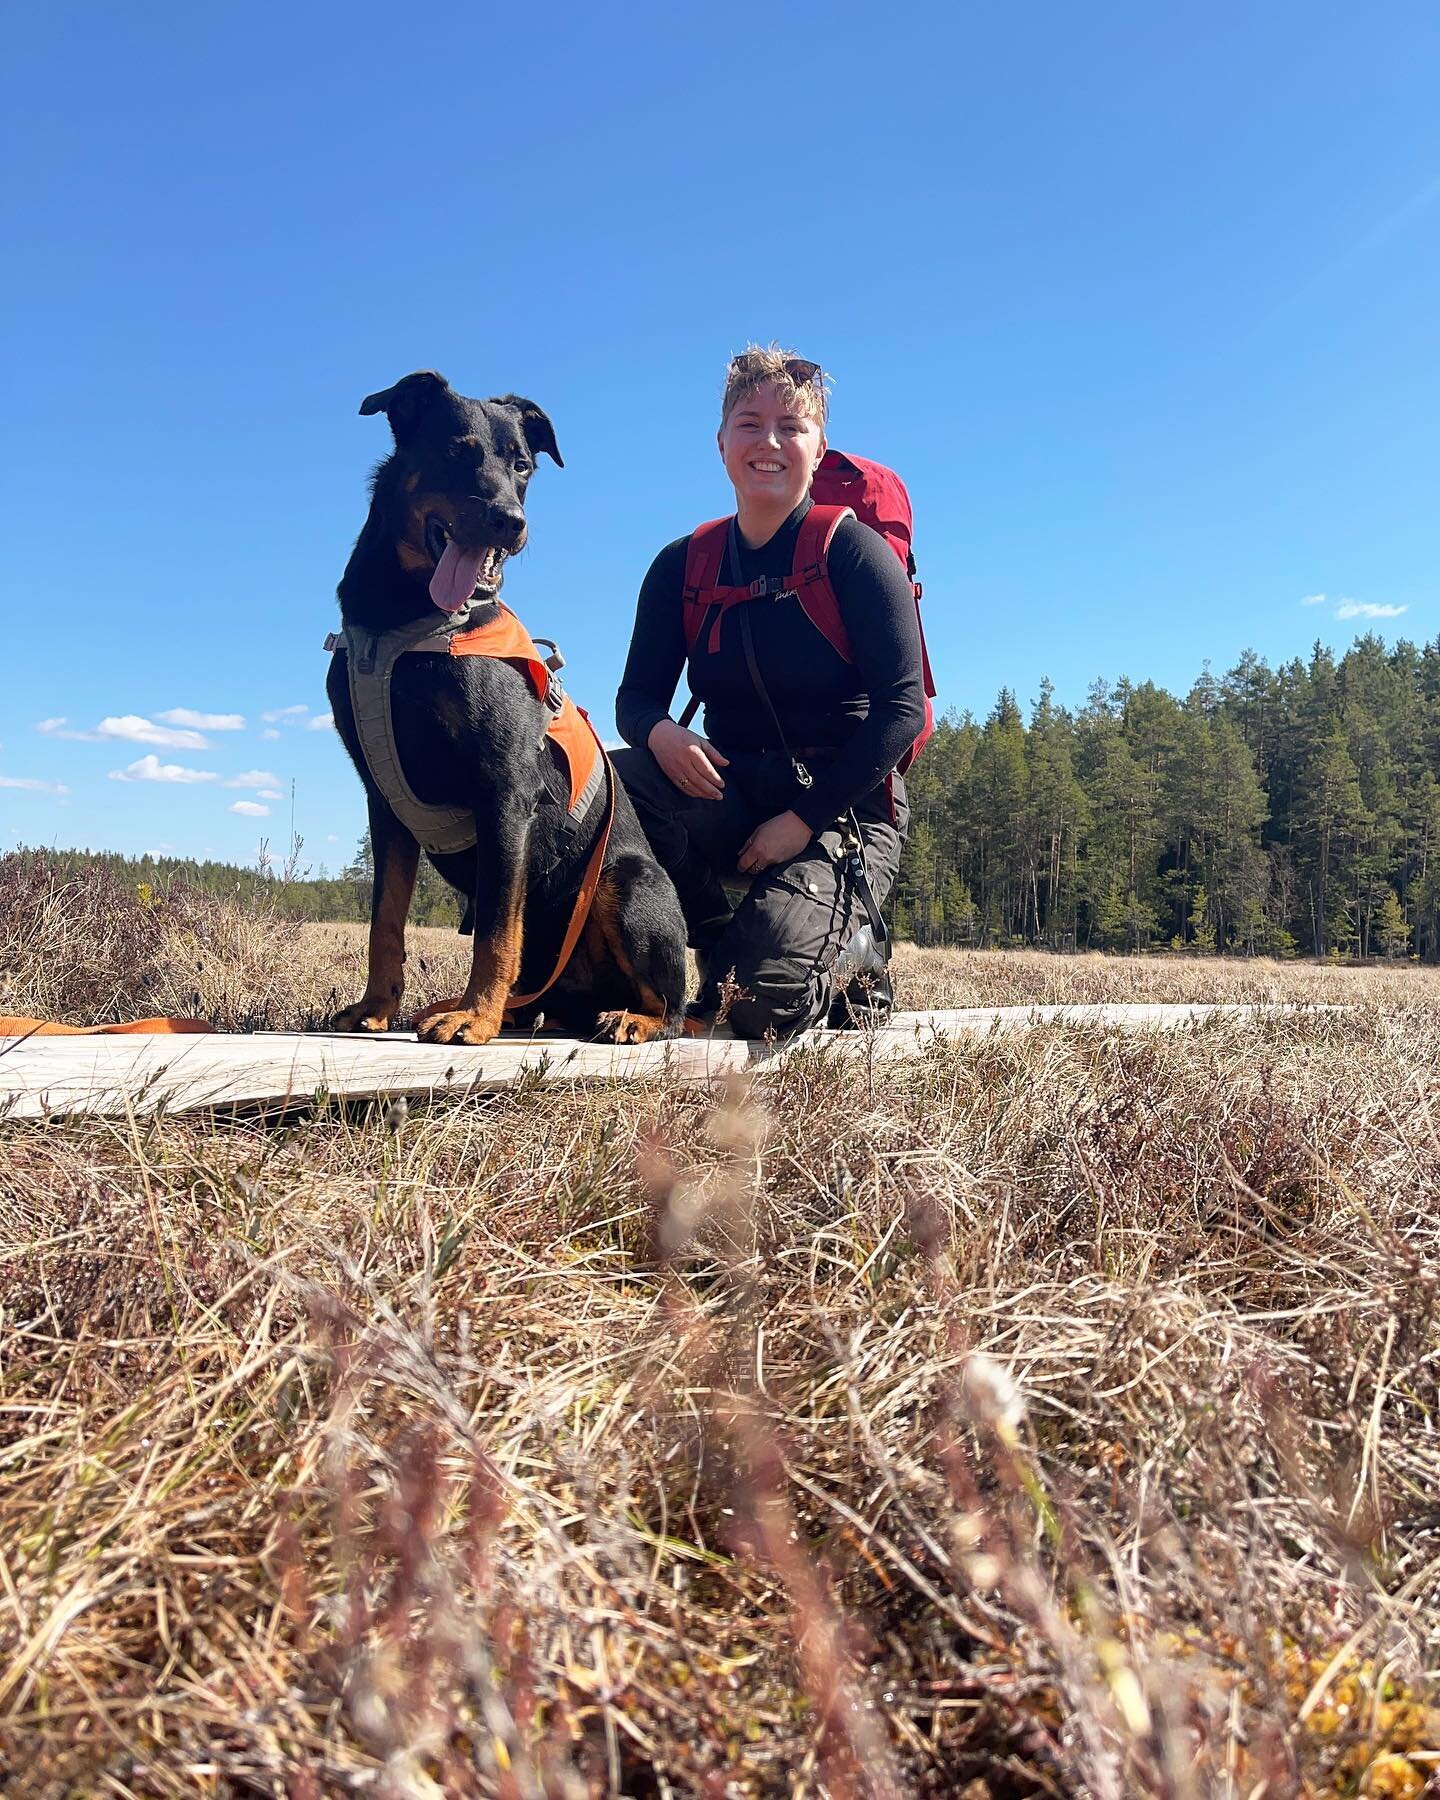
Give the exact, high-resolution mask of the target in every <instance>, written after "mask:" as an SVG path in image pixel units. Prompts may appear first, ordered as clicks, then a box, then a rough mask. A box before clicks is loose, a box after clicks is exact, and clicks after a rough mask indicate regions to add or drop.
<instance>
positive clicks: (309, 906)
mask: <svg viewBox="0 0 1440 1800" xmlns="http://www.w3.org/2000/svg"><path fill="white" fill-rule="evenodd" d="M300 849H301V846H300V845H298V844H297V845H295V846H294V848H293V849H292V851H291V852H290V854H289V856H288V858H287V860H286V863H285V865H284V866H282V867H277V866H275V865H274V864H273V862H272V861H271V859H270V858H269V857H268V856H267V855H266V854H265V852H264V851H263V850H262V853H261V856H260V858H259V861H258V863H257V865H256V866H255V867H254V868H250V869H243V868H238V867H237V866H236V865H235V864H234V863H224V862H209V861H204V862H202V861H197V860H196V859H195V858H194V857H183V856H120V855H118V854H116V853H115V852H114V851H108V850H47V851H46V852H45V856H46V860H47V861H48V862H49V863H51V864H52V865H53V866H54V867H55V868H57V869H58V870H60V871H61V872H62V873H64V874H66V875H70V876H80V875H81V874H82V873H83V871H84V870H85V869H86V868H87V867H95V866H99V867H101V868H103V869H106V870H108V871H109V872H110V873H111V874H113V875H114V876H115V877H116V879H117V880H119V881H121V882H123V883H125V884H126V885H127V886H133V887H134V888H135V890H136V893H137V895H143V893H144V891H145V890H147V889H153V888H157V887H168V886H169V885H171V884H172V883H177V882H178V883H183V884H184V885H186V886H189V887H196V888H202V889H204V890H205V891H206V892H207V893H211V894H220V895H223V896H224V897H225V898H226V899H232V900H236V901H239V902H240V903H242V904H246V905H249V904H255V903H257V902H263V903H264V904H267V905H269V906H272V907H274V909H275V911H276V912H277V913H279V914H280V915H281V916H282V917H284V918H287V919H301V920H310V921H317V922H319V921H331V920H334V921H340V920H365V919H368V918H369V917H370V887H371V882H372V878H373V874H374V864H373V862H372V860H371V856H370V834H369V833H368V832H367V833H366V834H365V836H364V837H363V838H362V839H361V840H360V843H359V845H358V847H357V848H356V852H355V855H354V857H353V858H352V860H351V861H350V862H349V863H348V864H347V865H346V866H345V868H344V869H342V870H341V872H340V873H339V874H338V875H333V876H331V875H320V876H312V875H310V874H309V873H308V872H307V871H304V870H303V869H302V868H300V867H299V852H300ZM410 918H411V920H412V921H413V922H414V923H415V924H417V925H451V926H453V925H456V924H458V923H459V920H460V909H459V904H458V902H457V901H456V898H455V896H454V894H453V893H452V892H451V890H450V889H449V888H448V887H447V886H446V885H445V883H444V881H443V880H442V879H441V877H440V876H439V875H438V874H437V873H436V871H435V870H434V869H433V868H431V866H430V864H429V863H428V862H426V861H425V860H424V858H423V857H422V859H421V863H420V874H419V878H418V879H417V881H416V883H415V898H414V901H413V902H412V904H411V907H410Z"/></svg>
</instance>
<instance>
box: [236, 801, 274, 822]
mask: <svg viewBox="0 0 1440 1800" xmlns="http://www.w3.org/2000/svg"><path fill="white" fill-rule="evenodd" d="M229 810H230V811H231V812H233V813H239V814H240V815H241V817H242V818H246V819H268V818H269V817H270V808H269V807H268V806H257V805H256V803H255V802H254V801H253V800H237V801H236V802H235V804H234V805H233V806H232V807H230V809H229Z"/></svg>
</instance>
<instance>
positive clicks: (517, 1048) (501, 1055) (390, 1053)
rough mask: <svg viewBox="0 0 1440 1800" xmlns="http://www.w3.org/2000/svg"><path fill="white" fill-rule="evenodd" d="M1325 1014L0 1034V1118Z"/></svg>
mask: <svg viewBox="0 0 1440 1800" xmlns="http://www.w3.org/2000/svg"><path fill="white" fill-rule="evenodd" d="M1332 1010H1335V1009H1333V1008H1313V1007H1306V1008H1298V1007H1288V1006H1275V1005H1261V1006H1245V1005H1208V1004H1200V1003H1194V1004H1185V1005H1179V1004H1160V1003H1116V1004H1112V1005H1099V1006H1000V1007H965V1008H960V1009H954V1010H950V1011H943V1012H918V1013H897V1014H896V1015H895V1018H894V1020H893V1021H892V1023H891V1024H890V1025H889V1026H887V1027H886V1028H885V1029H884V1030H881V1031H876V1032H867V1033H860V1032H845V1031H811V1032H806V1033H804V1034H803V1035H801V1036H800V1037H798V1038H793V1039H791V1040H790V1041H789V1042H788V1043H785V1044H781V1045H778V1046H773V1047H772V1046H767V1045H761V1044H746V1043H741V1042H738V1041H737V1040H736V1039H734V1038H731V1037H729V1036H726V1035H719V1034H717V1035H716V1036H713V1037H709V1038H676V1039H671V1040H669V1041H667V1042H664V1043H658V1044H636V1045H611V1044H589V1043H582V1042H580V1041H578V1040H576V1039H573V1038H549V1037H541V1038H516V1037H511V1036H506V1037H501V1038H497V1039H496V1040H495V1041H494V1042H493V1043H491V1044H486V1045H485V1046H484V1047H483V1048H481V1049H477V1050H467V1049H463V1048H456V1047H454V1046H448V1045H447V1046H441V1045H432V1044H421V1043H419V1042H418V1041H417V1040H416V1038H415V1036H414V1034H413V1033H409V1032H387V1033H384V1034H382V1035H377V1036H374V1037H357V1036H338V1035H331V1034H326V1033H319V1032H317V1033H305V1034H302V1033H292V1032H259V1033H255V1034H254V1035H247V1036H239V1035H236V1036H227V1035H221V1034H216V1035H215V1036H200V1037H147V1036H124V1037H31V1038H0V1118H16V1119H27V1118H28V1119H34V1118H53V1117H60V1116H71V1115H78V1114H87V1113H88V1114H96V1115H102V1116H124V1115H125V1114H127V1113H130V1112H135V1113H147V1112H152V1111H154V1109H155V1108H156V1107H158V1106H160V1105H161V1104H162V1103H163V1104H164V1105H165V1106H166V1107H167V1108H168V1109H169V1110H170V1111H172V1112H182V1111H195V1110H197V1109H204V1108H207V1107H217V1106H254V1105H271V1106H273V1105H281V1104H284V1103H286V1102H290V1101H300V1100H308V1099H309V1098H311V1097H312V1096H313V1095H315V1094H316V1093H317V1092H318V1091H321V1090H323V1091H324V1092H326V1093H329V1094H332V1095H337V1096H344V1097H346V1098H353V1099H363V1098H365V1097H367V1096H377V1095H387V1094H405V1095H410V1096H415V1097H420V1098H424V1097H428V1096H431V1095H436V1094H455V1093H459V1094H465V1093H476V1094H483V1093H493V1092H496V1091H498V1090H499V1089H502V1088H506V1087H509V1086H511V1085H512V1084H513V1083H514V1082H516V1081H518V1080H519V1079H521V1077H522V1076H529V1077H531V1078H532V1079H542V1080H545V1081H550V1082H571V1081H597V1082H607V1081H626V1082H630V1081H646V1080H667V1081H678V1082H714V1081H718V1080H720V1079H722V1078H723V1077H724V1076H725V1075H726V1074H728V1073H730V1072H731V1071H734V1070H738V1069H745V1068H751V1067H754V1066H756V1065H768V1064H773V1063H777V1062H783V1061H784V1060H785V1059H786V1058H788V1057H792V1056H796V1055H799V1054H801V1053H803V1052H805V1051H807V1050H812V1049H815V1048H816V1047H823V1048H824V1049H825V1051H826V1052H827V1053H828V1054H833V1055H838V1056H853V1057H867V1056H870V1057H878V1058H880V1059H882V1060H889V1059H891V1058H895V1057H908V1056H918V1055H922V1054H923V1053H924V1051H925V1050H926V1049H927V1048H929V1047H930V1046H932V1045H934V1044H935V1043H936V1042H937V1041H939V1040H941V1039H945V1038H951V1037H958V1036H973V1035H983V1034H984V1033H986V1032H990V1031H996V1030H1001V1031H1013V1030H1019V1029H1027V1028H1030V1027H1034V1026H1039V1025H1059V1026H1063V1027H1071V1028H1082V1029H1089V1030H1095V1029H1100V1030H1106V1031H1147V1030H1150V1031H1154V1030H1160V1031H1173V1030H1176V1029H1178V1028H1180V1027H1182V1026H1186V1025H1191V1024H1196V1023H1198V1022H1200V1021H1202V1020H1205V1019H1209V1018H1216V1017H1225V1018H1230V1019H1236V1020H1246V1019H1252V1018H1256V1017H1262V1016H1273V1015H1275V1014H1279V1013H1286V1012H1295V1011H1312V1012H1313V1011H1332Z"/></svg>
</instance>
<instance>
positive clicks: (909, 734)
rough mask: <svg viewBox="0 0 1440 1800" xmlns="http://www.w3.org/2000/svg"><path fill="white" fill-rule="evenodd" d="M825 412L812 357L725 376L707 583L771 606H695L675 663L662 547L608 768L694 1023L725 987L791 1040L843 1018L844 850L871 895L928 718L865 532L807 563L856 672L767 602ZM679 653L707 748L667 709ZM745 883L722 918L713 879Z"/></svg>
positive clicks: (911, 607) (878, 895) (854, 532)
mask: <svg viewBox="0 0 1440 1800" xmlns="http://www.w3.org/2000/svg"><path fill="white" fill-rule="evenodd" d="M827 413H828V400H827V394H826V390H825V380H824V376H823V374H822V373H821V370H820V368H819V366H818V365H817V364H815V363H812V362H807V361H805V360H804V359H802V358H800V357H796V356H793V355H790V354H788V353H786V352H783V351H781V350H778V349H775V348H773V347H772V348H771V349H768V350H760V349H751V350H747V351H746V352H745V353H744V354H743V355H741V356H737V357H736V358H735V360H734V361H733V362H732V363H731V364H730V368H729V372H728V374H727V377H726V381H725V394H724V400H723V403H722V407H721V416H720V430H719V434H718V443H719V447H720V455H721V458H722V460H723V462H724V465H725V472H726V474H727V475H728V476H729V478H730V481H731V483H732V485H733V486H734V489H735V517H734V529H733V530H732V531H730V533H729V538H728V552H727V564H728V566H727V568H726V571H725V574H724V580H725V581H726V582H727V583H728V584H729V585H730V586H731V587H732V588H746V587H750V586H751V585H752V584H754V589H755V591H756V592H759V591H761V590H762V589H763V588H765V587H766V586H767V581H768V587H769V589H770V590H771V591H773V590H776V589H779V590H782V591H779V592H777V593H775V597H774V598H770V597H768V594H767V595H766V597H763V598H759V599H755V600H747V601H746V602H745V603H744V604H742V605H729V606H726V607H725V608H724V610H719V609H714V610H715V611H716V612H717V613H718V616H716V617H714V618H710V617H709V616H708V615H707V626H706V629H704V630H702V631H700V632H699V634H698V636H697V637H696V639H695V643H694V646H693V649H690V650H689V651H688V652H687V644H686V630H685V607H684V599H685V594H684V590H685V570H686V557H687V552H688V550H689V544H690V540H689V538H688V537H685V538H679V539H677V540H676V541H675V542H674V543H673V544H669V545H667V546H666V547H665V549H663V550H662V551H661V552H660V554H659V555H658V556H657V557H656V558H655V561H654V562H653V563H652V564H651V566H650V571H649V573H648V574H647V575H646V577H645V581H644V584H643V586H642V587H641V590H640V602H639V606H638V609H637V612H636V617H635V630H634V634H633V636H632V638H631V641H630V654H629V657H628V659H627V661H626V665H625V677H624V680H623V682H622V684H621V687H620V694H619V699H618V702H617V707H616V713H617V718H618V723H619V727H620V735H621V736H622V737H623V738H624V739H625V741H626V743H627V744H629V745H630V746H631V748H630V749H628V750H622V751H620V752H619V753H618V754H617V755H616V757H615V766H616V768H617V769H618V770H619V772H620V776H621V779H622V780H623V781H624V783H625V786H626V788H627V790H628V791H629V794H630V797H631V799H632V800H633V801H634V803H635V808H636V811H637V812H638V813H639V815H640V821H641V823H642V824H643V825H644V827H645V830H646V833H647V835H648V837H649V839H650V842H651V844H652V846H653V847H654V850H655V853H656V855H657V856H658V858H659V859H660V861H661V863H662V864H663V865H664V866H665V868H666V869H668V871H669V872H670V875H671V877H672V879H673V880H674V882H675V886H676V888H677V889H678V890H679V894H680V900H681V904H682V905H683V907H684V909H685V918H686V923H687V926H688V928H689V935H690V942H691V944H692V945H693V946H694V948H695V949H696V951H697V952H698V953H699V957H700V965H701V973H702V987H701V992H700V996H699V999H698V1001H697V1002H696V1004H695V1006H694V1007H692V1009H691V1011H692V1014H698V1015H699V1016H701V1017H703V1018H713V1017H714V1016H715V1014H716V1013H717V1012H718V1011H719V1010H720V1009H721V1002H722V984H723V989H724V992H723V998H724V1000H725V1002H726V1016H727V1018H728V1020H729V1023H730V1025H731V1027H732V1029H733V1030H734V1031H735V1032H736V1034H737V1035H738V1036H741V1037H746V1038H759V1037H764V1036H766V1035H767V1034H770V1033H773V1034H774V1035H776V1036H784V1035H786V1034H788V1033H790V1032H794V1031H802V1030H804V1029H805V1028H806V1027H807V1026H810V1025H813V1024H815V1023H816V1021H817V1020H820V1019H822V1018H824V1017H825V1016H826V1015H827V1013H829V1012H830V1011H831V1008H832V1006H833V1007H834V1008H835V1011H836V1014H837V1019H836V1022H837V1023H838V1022H841V1020H840V1018H839V1017H838V1015H839V1014H841V1013H844V1012H846V1011H847V1010H848V1009H847V1008H846V1007H845V1004H844V1001H845V993H844V984H845V981H846V978H847V976H848V975H849V974H850V972H851V968H852V966H854V965H855V960H856V959H855V956H854V953H853V952H852V955H851V957H850V958H849V959H847V958H846V957H845V951H846V950H847V947H850V946H851V945H852V942H853V941H855V933H856V932H857V930H858V929H859V928H861V927H863V926H864V925H865V923H866V921H867V918H868V909H867V906H866V897H865V895H864V893H863V891H862V890H863V884H862V883H858V882H857V881H856V880H855V879H854V874H853V868H852V866H851V865H852V863H853V859H852V858H850V857H848V856H847V849H848V848H849V847H850V846H851V845H852V844H853V831H854V830H855V829H856V828H858V832H859V837H860V840H861V842H862V844H863V855H864V862H865V868H866V871H867V873H868V879H869V886H870V889H871V891H872V893H873V896H874V899H875V901H876V903H881V902H883V900H884V898H885V896H886V894H887V893H888V892H889V890H890V888H891V886H892V885H893V884H894V880H895V875H896V871H897V869H898V867H899V863H900V850H901V846H902V844H903V843H904V839H905V831H906V826H907V823H908V819H909V811H908V808H907V807H906V804H905V790H904V785H903V783H902V781H901V779H900V777H899V776H898V775H897V774H894V770H895V765H896V763H897V762H898V761H899V759H900V758H901V756H902V755H903V754H904V753H905V751H906V750H907V749H908V748H909V747H910V745H911V744H912V743H913V742H914V741H915V738H916V736H917V735H918V733H919V731H920V729H921V726H922V723H923V721H924V718H925V699H924V688H923V678H922V662H921V649H920V632H919V624H918V621H917V618H916V613H915V601H914V595H913V590H912V589H911V586H910V582H909V580H908V578H907V576H906V574H905V571H904V569H903V568H902V567H901V565H900V562H899V559H898V558H897V557H896V555H895V553H894V551H893V550H891V548H890V547H889V545H888V544H887V543H886V542H885V540H884V539H883V538H882V537H880V536H879V534H878V533H877V532H875V531H872V530H871V529H870V527H869V526H867V525H863V524H861V523H859V521H857V520H856V519H854V518H853V517H847V518H845V519H843V520H842V521H841V523H840V524H839V526H838V527H837V528H836V531H835V534H834V537H833V538H832V540H831V542H830V545H829V550H828V553H827V556H826V566H827V572H828V576H829V582H830V586H831V587H832V588H833V590H834V593H835V597H836V599H837V601H838V603H839V609H840V613H841V616H842V618H843V620H844V624H845V628H846V630H847V632H848V634H849V638H850V644H851V647H852V650H853V655H854V660H853V662H852V661H847V660H846V659H845V658H844V657H843V656H841V655H840V654H839V653H838V652H837V651H836V650H835V649H834V648H833V647H832V645H831V644H830V642H829V641H828V640H827V638H826V637H825V636H823V635H822V634H821V633H820V631H819V630H817V628H816V627H815V626H814V625H813V624H812V623H811V621H810V618H809V617H808V616H807V615H806V613H805V611H804V610H803V609H802V607H801V605H800V601H799V598H798V596H797V595H796V594H795V593H794V592H786V591H783V589H784V587H785V581H784V578H785V577H786V576H788V575H789V573H790V571H791V568H792V560H793V555H794V549H795V543H796V538H797V536H798V534H799V531H800V526H801V522H802V520H803V519H804V517H805V515H806V513H807V512H808V511H809V510H810V505H811V501H810V482H811V478H812V476H813V475H814V473H815V470H816V468H817V467H818V465H819V462H820V459H821V457H822V456H824V454H825V425H826V419H827ZM747 639H748V642H747ZM687 660H688V665H689V670H688V672H689V682H690V690H691V692H692V693H693V694H694V695H695V696H696V698H697V699H698V700H699V701H700V702H701V703H702V705H703V706H704V709H705V711H704V721H703V722H704V726H705V735H704V736H701V735H700V734H699V733H697V732H694V731H689V730H687V729H686V728H685V727H684V726H683V725H680V724H677V723H676V721H675V720H674V719H673V718H671V716H670V707H671V703H672V701H673V700H674V697H675V690H676V686H677V683H678V681H679V677H680V672H681V669H682V668H684V667H685V666H686V664H687ZM752 663H753V671H752ZM757 678H758V679H757ZM807 775H808V776H809V777H810V782H809V785H808V786H807V785H806V782H805V777H806V776H807ZM747 879H748V880H749V887H748V890H747V891H746V892H745V893H744V896H743V898H741V899H740V900H739V903H738V905H732V894H729V893H727V891H726V889H727V885H728V886H729V887H730V888H731V889H732V890H733V889H734V888H735V886H736V884H737V883H743V882H744V881H745V880H747ZM882 985H883V977H882Z"/></svg>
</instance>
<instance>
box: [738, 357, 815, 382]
mask: <svg viewBox="0 0 1440 1800" xmlns="http://www.w3.org/2000/svg"><path fill="white" fill-rule="evenodd" d="M749 366H750V359H749V358H748V357H745V356H737V357H735V358H734V360H733V361H732V362H731V364H730V372H731V374H732V375H733V374H734V373H735V372H736V371H737V370H739V371H742V372H743V371H745V370H748V368H749ZM780 366H781V368H783V369H784V371H785V373H786V374H787V375H788V376H789V377H790V379H791V380H792V381H793V382H794V383H795V385H796V387H806V386H811V385H813V386H815V387H817V388H823V387H824V386H825V373H824V370H823V369H822V368H821V367H820V365H819V363H817V362H811V361H810V359H809V358H808V357H805V356H787V357H786V358H785V360H784V362H783V363H782V364H781V365H780Z"/></svg>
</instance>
